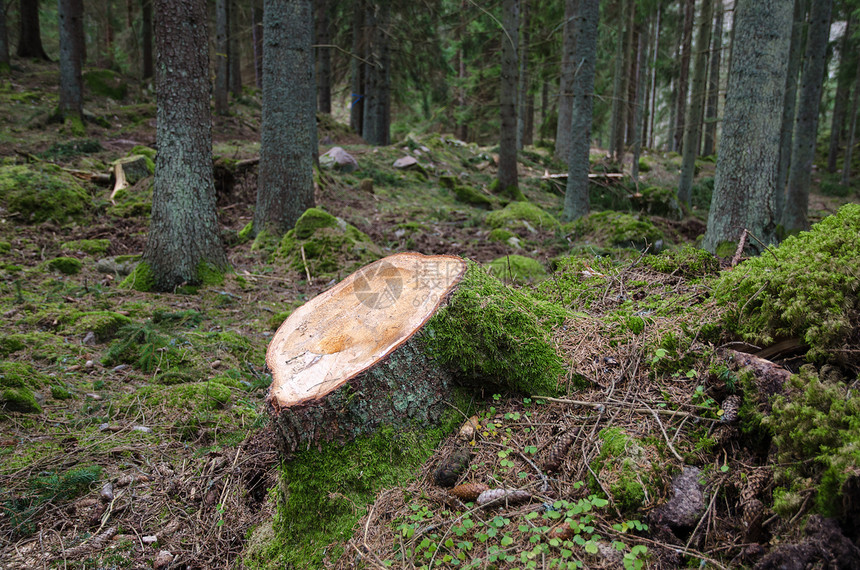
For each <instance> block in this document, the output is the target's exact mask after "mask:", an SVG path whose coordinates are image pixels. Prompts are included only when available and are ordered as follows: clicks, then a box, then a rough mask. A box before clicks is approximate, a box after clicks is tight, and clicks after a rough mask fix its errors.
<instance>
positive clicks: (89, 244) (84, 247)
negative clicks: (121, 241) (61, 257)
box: [60, 239, 110, 255]
mask: <svg viewBox="0 0 860 570" xmlns="http://www.w3.org/2000/svg"><path fill="white" fill-rule="evenodd" d="M60 247H61V248H62V249H65V250H68V251H80V252H82V253H87V254H89V255H104V254H105V253H107V250H108V248H110V240H109V239H76V240H72V241H67V242H66V243H64V244H63V245H62V246H60Z"/></svg>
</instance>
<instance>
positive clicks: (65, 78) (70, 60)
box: [57, 0, 84, 121]
mask: <svg viewBox="0 0 860 570" xmlns="http://www.w3.org/2000/svg"><path fill="white" fill-rule="evenodd" d="M57 8H58V9H57V16H58V18H59V28H60V105H59V107H58V108H57V115H58V117H59V119H60V120H63V119H66V118H74V119H77V120H78V121H83V118H84V82H83V78H82V76H81V45H82V44H83V43H84V40H83V38H84V3H83V0H60V1H59V3H58V6H57Z"/></svg>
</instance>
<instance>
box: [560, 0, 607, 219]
mask: <svg viewBox="0 0 860 570" xmlns="http://www.w3.org/2000/svg"><path fill="white" fill-rule="evenodd" d="M599 19H600V2H599V0H580V4H579V13H578V14H577V17H576V45H577V56H576V57H577V60H578V68H579V71H578V72H577V74H576V78H575V79H574V81H573V118H572V120H571V128H570V130H571V141H570V158H569V159H568V175H567V189H566V191H565V193H564V213H563V214H562V217H563V218H564V221H566V222H569V221H571V220H575V219H577V218H581V217H582V216H586V215H588V167H589V161H588V151H589V148H590V146H591V122H592V117H593V109H594V70H595V63H596V60H597V23H598V20H599Z"/></svg>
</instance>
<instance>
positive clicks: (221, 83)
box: [214, 0, 230, 115]
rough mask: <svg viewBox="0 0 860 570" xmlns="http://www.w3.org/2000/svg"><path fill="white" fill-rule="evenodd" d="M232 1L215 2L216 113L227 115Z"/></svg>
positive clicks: (220, 0) (216, 0) (217, 0)
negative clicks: (228, 33) (229, 29)
mask: <svg viewBox="0 0 860 570" xmlns="http://www.w3.org/2000/svg"><path fill="white" fill-rule="evenodd" d="M229 1H230V0H215V93H214V95H215V113H216V114H218V115H226V114H227V113H228V112H229V110H230V109H229V106H228V103H227V85H228V75H229V71H228V69H229V67H228V66H229V64H230V60H229V58H228V55H229V51H230V47H229V45H228V39H227V25H228V24H227V18H228V14H227V10H228V6H229Z"/></svg>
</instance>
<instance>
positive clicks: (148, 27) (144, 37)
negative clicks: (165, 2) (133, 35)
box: [140, 0, 154, 79]
mask: <svg viewBox="0 0 860 570" xmlns="http://www.w3.org/2000/svg"><path fill="white" fill-rule="evenodd" d="M140 4H141V42H142V43H143V78H144V79H149V78H150V77H152V76H153V74H154V71H153V68H152V0H141V2H140Z"/></svg>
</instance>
